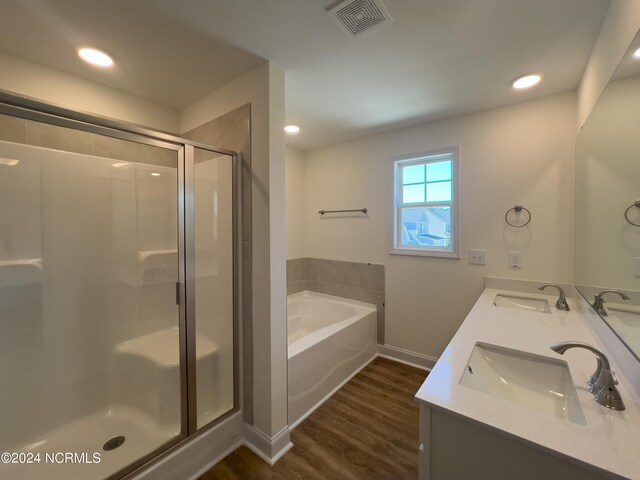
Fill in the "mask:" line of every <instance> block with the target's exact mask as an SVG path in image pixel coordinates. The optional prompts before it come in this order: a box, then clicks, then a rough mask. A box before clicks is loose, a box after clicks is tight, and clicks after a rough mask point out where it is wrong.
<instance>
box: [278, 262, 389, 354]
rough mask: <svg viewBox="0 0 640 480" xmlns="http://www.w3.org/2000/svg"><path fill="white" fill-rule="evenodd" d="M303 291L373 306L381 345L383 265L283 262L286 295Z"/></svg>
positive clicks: (382, 328) (382, 327) (382, 338)
mask: <svg viewBox="0 0 640 480" xmlns="http://www.w3.org/2000/svg"><path fill="white" fill-rule="evenodd" d="M303 290H310V291H312V292H319V293H325V294H328V295H335V296H338V297H344V298H350V299H352V300H359V301H361V302H367V303H373V304H374V305H375V306H376V307H377V309H378V323H377V325H378V343H379V344H384V265H374V264H372V263H356V262H342V261H339V260H324V259H320V258H295V259H292V260H287V293H288V294H292V293H298V292H302V291H303Z"/></svg>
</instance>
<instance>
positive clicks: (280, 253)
mask: <svg viewBox="0 0 640 480" xmlns="http://www.w3.org/2000/svg"><path fill="white" fill-rule="evenodd" d="M246 103H251V161H252V179H251V181H252V237H253V239H256V240H257V241H252V242H251V245H252V252H251V255H252V277H253V278H252V281H253V284H252V295H253V297H252V301H253V398H254V402H253V403H254V406H253V408H254V412H253V418H254V427H255V428H256V429H257V430H259V431H260V432H261V433H262V434H264V435H265V436H266V437H268V438H273V437H274V436H275V435H277V434H278V433H279V432H280V431H281V430H282V429H284V428H285V427H286V425H287V346H286V341H287V333H286V318H287V314H286V271H285V268H286V252H285V221H284V216H285V205H284V191H285V185H284V177H285V172H284V165H285V162H284V138H283V136H284V134H283V131H282V128H283V125H284V72H283V71H282V70H281V69H280V68H279V67H277V66H275V65H273V64H270V63H264V64H262V65H261V66H259V67H257V68H255V69H253V70H251V71H249V72H247V73H245V74H243V75H241V76H240V77H238V78H236V79H235V80H233V81H232V82H229V83H228V84H226V85H224V86H223V87H221V88H219V89H218V90H216V91H215V92H213V93H211V94H210V95H207V96H206V97H205V98H203V99H201V100H198V101H197V102H195V103H194V104H192V105H190V106H188V107H186V108H185V109H183V110H182V112H181V115H180V131H181V132H187V131H189V130H191V129H193V128H195V127H197V126H199V125H202V124H203V123H206V122H208V121H209V120H212V119H214V118H217V117H219V116H221V115H223V114H225V113H227V112H230V111H231V110H234V109H236V108H238V107H241V106H242V105H244V104H246Z"/></svg>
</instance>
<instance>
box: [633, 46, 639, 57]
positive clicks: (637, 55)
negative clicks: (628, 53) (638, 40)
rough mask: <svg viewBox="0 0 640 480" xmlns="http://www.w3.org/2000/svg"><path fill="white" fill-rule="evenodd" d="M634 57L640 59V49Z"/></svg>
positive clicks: (634, 53)
mask: <svg viewBox="0 0 640 480" xmlns="http://www.w3.org/2000/svg"><path fill="white" fill-rule="evenodd" d="M633 56H634V57H635V58H640V48H639V49H637V50H636V51H635V52H633Z"/></svg>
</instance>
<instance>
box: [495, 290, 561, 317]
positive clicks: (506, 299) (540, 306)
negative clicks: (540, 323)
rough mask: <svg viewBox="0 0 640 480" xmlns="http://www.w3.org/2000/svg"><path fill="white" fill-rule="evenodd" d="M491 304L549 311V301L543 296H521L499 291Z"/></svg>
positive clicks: (526, 309)
mask: <svg viewBox="0 0 640 480" xmlns="http://www.w3.org/2000/svg"><path fill="white" fill-rule="evenodd" d="M493 304H494V305H495V306H496V307H503V308H512V309H514V310H524V311H526V312H538V313H549V314H550V313H551V309H550V308H549V302H547V301H546V300H545V299H544V298H535V297H521V296H518V295H506V294H504V293H499V294H497V295H496V298H495V300H494V301H493Z"/></svg>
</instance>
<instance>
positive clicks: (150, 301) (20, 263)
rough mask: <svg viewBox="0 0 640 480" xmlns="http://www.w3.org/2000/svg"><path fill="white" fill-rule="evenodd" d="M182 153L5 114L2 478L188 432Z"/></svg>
mask: <svg viewBox="0 0 640 480" xmlns="http://www.w3.org/2000/svg"><path fill="white" fill-rule="evenodd" d="M179 150H180V147H179V146H175V147H174V146H172V145H170V144H167V146H166V147H163V148H161V147H160V146H157V145H156V146H152V145H150V144H149V143H147V142H146V141H145V140H140V143H136V142H133V141H125V140H121V139H117V138H112V137H108V136H103V135H98V134H95V133H89V132H87V131H80V130H74V129H68V128H62V127H59V126H54V125H50V124H46V123H40V122H36V121H32V120H25V119H21V118H16V117H9V116H4V115H0V426H1V427H0V452H17V453H18V454H24V455H25V456H23V457H21V458H26V455H30V456H31V458H33V457H34V456H35V455H36V454H39V459H40V461H39V462H38V463H31V464H0V478H11V479H13V480H20V479H34V478H50V479H65V480H67V479H76V478H77V479H82V480H89V479H103V478H107V477H109V476H110V475H113V474H114V473H115V472H117V471H119V470H121V469H124V468H126V467H127V466H129V465H131V464H134V463H135V462H137V461H139V460H140V459H141V458H143V457H145V456H147V455H149V454H150V453H152V452H154V451H156V450H157V449H158V448H160V447H161V446H163V445H166V444H167V442H170V441H175V440H177V439H178V438H180V436H181V432H182V429H181V426H182V423H181V422H182V418H183V417H182V412H181V381H182V380H181V363H180V348H179V346H180V339H179V336H180V335H179V328H178V327H179V307H178V305H177V304H176V282H178V281H179V258H180V257H179V254H178V251H179V245H178V225H179V216H180V215H179V209H178V199H179V188H178V187H179V181H181V178H179V155H180V151H179ZM182 433H186V432H182ZM60 453H74V454H78V456H75V457H74V458H72V459H69V458H68V457H66V458H65V457H61V456H60ZM47 455H49V456H47ZM51 455H54V456H51ZM55 455H57V457H56V456H55Z"/></svg>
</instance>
